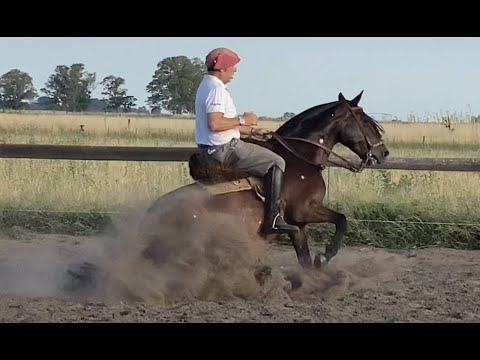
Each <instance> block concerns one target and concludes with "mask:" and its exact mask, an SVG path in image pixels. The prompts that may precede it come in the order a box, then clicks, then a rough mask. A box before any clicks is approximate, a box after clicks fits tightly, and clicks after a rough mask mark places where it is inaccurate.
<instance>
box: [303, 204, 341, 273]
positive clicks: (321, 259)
mask: <svg viewBox="0 0 480 360" xmlns="http://www.w3.org/2000/svg"><path fill="white" fill-rule="evenodd" d="M309 205H310V206H309V208H308V211H302V213H301V214H297V216H296V217H297V218H296V221H300V222H302V223H308V224H310V223H332V224H335V235H334V236H333V239H332V240H331V241H330V242H329V243H328V244H327V246H326V248H325V254H321V253H319V254H317V255H316V256H315V259H314V262H313V264H314V265H315V267H317V268H318V267H320V266H321V265H322V264H323V263H325V262H328V261H330V259H331V258H333V257H334V256H335V255H336V254H337V252H338V250H339V249H340V247H341V246H342V240H343V237H344V235H345V232H346V230H347V219H346V217H345V215H343V214H340V213H338V212H336V211H333V210H331V209H329V208H326V207H324V206H323V204H322V203H320V202H319V203H313V204H312V203H310V204H309ZM302 232H303V231H302ZM303 237H304V238H305V239H306V237H305V234H303ZM305 242H306V240H305ZM307 248H308V247H307ZM297 253H298V252H297Z"/></svg>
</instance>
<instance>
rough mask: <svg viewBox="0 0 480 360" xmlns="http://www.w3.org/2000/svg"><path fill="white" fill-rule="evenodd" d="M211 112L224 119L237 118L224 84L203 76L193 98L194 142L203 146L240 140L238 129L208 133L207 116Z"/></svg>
mask: <svg viewBox="0 0 480 360" xmlns="http://www.w3.org/2000/svg"><path fill="white" fill-rule="evenodd" d="M212 112H221V113H223V116H224V117H226V118H234V117H236V116H237V109H236V108H235V105H234V103H233V100H232V98H231V96H230V93H229V92H228V90H227V88H226V86H225V84H224V83H223V82H222V81H221V80H220V79H219V78H217V77H215V76H212V75H208V74H205V75H204V76H203V79H202V81H201V82H200V85H199V87H198V89H197V94H196V98H195V142H196V143H197V144H203V145H223V144H226V143H228V142H229V141H230V140H232V139H233V138H237V139H239V138H240V129H239V128H238V127H236V128H233V129H230V130H225V131H216V132H213V131H210V129H209V128H208V120H207V114H208V113H212ZM232 121H233V120H232Z"/></svg>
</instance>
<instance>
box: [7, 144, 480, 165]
mask: <svg viewBox="0 0 480 360" xmlns="http://www.w3.org/2000/svg"><path fill="white" fill-rule="evenodd" d="M196 151H198V149H197V148H194V147H133V146H77V145H27V144H0V158H17V159H18V158H27V159H59V160H109V161H188V158H189V157H190V156H191V155H192V154H193V153H194V152H196ZM346 158H348V159H350V160H353V161H356V160H357V161H358V157H354V156H346ZM329 166H332V167H335V166H336V165H334V164H331V165H329ZM369 169H396V170H433V171H471V172H478V171H480V158H470V159H467V158H400V157H392V158H389V159H388V161H387V162H385V163H384V164H381V165H375V166H371V167H369Z"/></svg>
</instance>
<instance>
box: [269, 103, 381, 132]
mask: <svg viewBox="0 0 480 360" xmlns="http://www.w3.org/2000/svg"><path fill="white" fill-rule="evenodd" d="M339 104H340V101H332V102H329V103H325V104H320V105H317V106H314V107H311V108H309V109H307V110H304V111H302V112H301V113H300V114H297V115H295V116H294V117H292V118H291V119H290V120H288V121H287V122H285V123H284V124H283V125H282V126H280V127H279V128H278V129H277V131H276V133H277V134H278V135H280V136H298V137H307V136H308V134H310V133H311V131H312V130H314V129H315V128H318V127H319V126H320V125H321V124H323V123H327V122H328V121H330V119H331V117H330V116H324V113H326V112H329V113H330V112H331V111H332V110H333V109H335V108H336V107H337V106H338V105H339ZM364 119H366V120H367V121H368V122H370V123H371V124H372V125H373V128H374V130H375V131H376V133H377V135H379V136H380V135H381V134H382V133H383V132H384V129H383V127H382V126H381V125H380V124H379V123H378V122H377V121H376V120H375V119H373V118H372V117H370V116H368V115H366V116H364Z"/></svg>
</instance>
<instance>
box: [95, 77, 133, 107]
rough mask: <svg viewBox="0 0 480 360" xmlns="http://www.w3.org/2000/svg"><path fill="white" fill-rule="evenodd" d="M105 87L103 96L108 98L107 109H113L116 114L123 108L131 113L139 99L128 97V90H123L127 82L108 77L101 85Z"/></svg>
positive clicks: (106, 99) (118, 78)
mask: <svg viewBox="0 0 480 360" xmlns="http://www.w3.org/2000/svg"><path fill="white" fill-rule="evenodd" d="M100 84H102V85H103V88H104V90H103V92H102V95H105V96H106V97H105V98H104V100H105V101H106V102H107V106H106V109H113V110H115V112H118V109H119V108H120V107H123V110H124V111H126V112H129V111H130V110H131V109H132V107H133V106H135V105H136V104H135V102H136V101H137V98H135V97H133V96H130V95H127V90H126V89H122V88H121V87H122V86H123V85H125V80H124V79H123V78H121V77H117V76H113V75H110V76H107V77H105V78H104V79H103V80H102V82H101V83H100Z"/></svg>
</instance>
